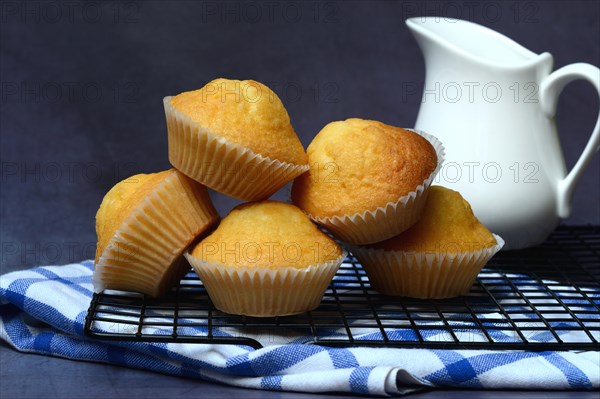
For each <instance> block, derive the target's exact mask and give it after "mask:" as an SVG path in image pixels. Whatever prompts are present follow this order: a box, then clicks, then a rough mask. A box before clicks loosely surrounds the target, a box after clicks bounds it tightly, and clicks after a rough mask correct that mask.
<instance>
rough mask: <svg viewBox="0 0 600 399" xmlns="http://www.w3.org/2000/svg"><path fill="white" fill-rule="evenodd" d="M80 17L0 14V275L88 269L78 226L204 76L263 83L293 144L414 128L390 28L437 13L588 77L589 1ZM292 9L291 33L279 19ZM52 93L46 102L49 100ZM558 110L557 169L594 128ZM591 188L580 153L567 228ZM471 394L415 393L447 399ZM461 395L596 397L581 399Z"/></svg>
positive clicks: (87, 235)
mask: <svg viewBox="0 0 600 399" xmlns="http://www.w3.org/2000/svg"><path fill="white" fill-rule="evenodd" d="M91 3H93V4H92V7H88V6H85V5H84V3H79V2H76V1H64V2H62V1H60V2H48V3H47V4H50V6H47V5H44V2H39V1H30V2H24V1H23V2H20V1H2V3H1V4H0V6H1V7H0V11H1V13H0V14H1V15H0V20H1V22H2V23H1V24H0V32H1V34H0V55H1V56H0V75H1V76H0V78H1V81H2V93H1V94H2V95H1V96H0V97H1V98H0V100H1V101H0V102H1V107H0V154H1V157H2V167H3V168H2V180H1V184H2V189H1V190H0V241H1V248H2V253H1V256H0V273H6V272H9V271H13V270H18V269H26V268H30V267H33V266H36V265H40V264H51V263H52V264H61V263H68V262H76V261H80V260H81V259H85V258H90V257H92V256H93V254H94V249H95V240H96V237H95V232H94V214H95V212H96V209H97V207H98V205H99V203H100V201H101V199H102V196H103V195H104V193H106V191H107V190H108V189H109V188H110V187H111V186H113V185H114V184H115V183H116V182H117V181H119V180H121V179H123V178H125V177H127V176H129V175H131V174H134V173H139V172H151V171H157V170H161V169H166V168H168V167H169V163H168V160H167V155H166V154H167V152H166V133H165V122H164V113H163V110H162V102H161V99H162V97H163V96H164V95H169V94H175V93H179V92H181V91H184V90H190V89H194V88H199V87H201V86H202V85H203V84H205V83H206V82H208V81H209V80H211V79H212V78H215V77H219V76H225V77H231V78H254V79H257V80H260V81H264V82H271V83H270V84H271V85H272V86H273V88H274V90H275V91H276V92H277V93H278V95H279V96H280V97H282V100H283V102H284V103H285V105H286V107H287V108H288V111H289V113H290V117H291V119H292V121H293V123H294V127H295V129H296V131H297V132H298V135H299V136H300V139H301V140H302V142H303V144H304V145H305V146H306V145H307V144H308V143H309V142H310V141H311V139H312V137H313V136H314V135H315V133H316V132H318V131H319V129H320V128H321V127H322V126H324V125H325V124H326V123H327V122H329V121H332V120H339V119H345V118H347V117H350V116H354V117H368V118H373V119H379V120H382V121H385V122H387V123H390V124H393V125H399V126H410V125H411V124H413V123H414V120H415V117H416V115H417V111H418V108H419V106H420V101H421V97H420V93H416V94H415V95H410V96H408V97H407V98H405V99H404V101H403V102H401V103H399V96H401V94H402V87H403V84H406V83H421V82H422V80H423V77H424V73H425V68H424V64H423V60H422V56H421V53H420V50H419V49H418V47H417V45H416V42H415V41H414V39H413V38H412V37H411V35H410V33H409V32H408V30H407V29H406V27H405V26H404V19H405V18H407V17H412V16H417V15H425V14H431V15H439V14H441V15H445V14H448V13H452V16H459V17H462V18H463V19H468V20H471V21H474V22H476V23H480V24H483V25H486V26H489V27H490V28H492V29H494V30H497V31H499V32H501V33H503V34H506V35H508V36H509V37H511V38H513V39H515V40H516V41H517V42H519V43H521V44H523V45H524V46H525V47H527V48H529V49H531V50H532V51H535V52H538V53H541V52H543V51H549V52H551V53H552V54H553V55H554V57H555V68H559V67H562V66H564V65H567V64H569V63H573V62H589V63H592V64H595V65H598V64H600V46H598V43H597V37H598V35H599V33H600V24H599V23H598V21H599V20H600V18H599V15H600V2H598V1H585V0H580V1H566V0H565V1H546V2H544V1H527V2H517V1H514V2H513V1H505V2H504V1H501V2H484V3H483V5H474V4H475V3H474V2H456V1H427V2H418V1H402V2H400V1H399V2H393V1H378V2H375V1H352V2H343V3H342V2H333V1H327V2H321V3H316V2H309V1H306V2H299V1H288V2H284V4H283V5H279V6H277V8H276V10H275V11H276V13H275V14H274V17H273V18H271V17H269V14H268V13H267V11H268V9H269V8H272V7H273V5H272V4H273V2H251V3H252V4H254V8H253V9H252V10H255V8H256V6H258V7H259V8H260V9H261V10H262V11H263V18H261V20H260V21H254V20H253V17H252V16H253V15H254V14H244V13H243V12H241V11H243V8H242V7H243V6H242V3H239V2H236V1H228V2H226V3H227V4H225V2H223V3H219V2H217V1H204V2H199V1H198V2H192V1H172V2H163V1H127V2H123V3H119V2H91ZM99 4H100V5H99ZM223 4H225V5H223ZM269 4H270V5H269ZM98 8H100V9H99V11H98ZM298 8H300V9H301V11H302V12H303V14H302V17H301V18H300V19H299V20H298V21H296V18H295V17H294V15H293V14H291V15H287V14H285V13H282V12H283V11H286V12H294V11H296V10H297V9H298ZM231 9H233V10H234V15H232V14H231V12H229V11H227V10H231ZM57 10H58V11H59V12H60V14H56V11H57ZM236 10H237V11H236ZM252 10H247V11H248V12H251V11H252ZM498 10H499V13H498ZM457 11H458V12H459V13H460V14H459V15H456V12H457ZM98 12H99V14H98ZM236 12H237V14H236ZM494 12H496V14H493V13H494ZM94 13H96V14H94ZM490 13H491V14H490ZM541 32H542V33H543V34H542V33H541ZM57 88H58V90H59V94H60V95H58V97H57V95H56V92H55V91H51V90H56V89H57ZM89 89H91V90H97V91H99V93H100V94H101V95H100V96H97V95H96V94H97V93H96V92H93V91H92V92H88V91H89ZM295 89H300V90H301V93H302V95H301V96H298V95H297V92H296V91H294V90H295ZM317 94H319V95H318V96H317ZM90 95H95V96H94V97H92V98H90ZM558 108H559V112H558V120H557V123H558V127H559V131H560V134H561V137H562V145H563V149H564V153H565V158H566V162H567V166H568V167H571V166H572V165H573V164H574V163H575V161H576V160H577V158H578V156H579V154H580V152H581V150H582V149H583V147H584V145H585V143H586V142H587V140H588V137H589V131H590V130H591V127H592V126H593V124H594V122H595V120H596V115H597V111H598V99H597V96H596V95H595V92H594V91H593V89H592V88H591V86H589V85H588V84H587V83H584V82H576V83H574V84H572V85H569V86H568V87H567V89H566V90H565V94H564V95H563V96H561V100H560V101H559V107H558ZM57 168H58V169H57ZM57 170H58V172H59V176H58V178H57V176H56V175H55V174H54V173H56V172H57ZM599 178H600V159H599V157H598V156H596V157H595V158H594V160H593V161H592V164H591V166H590V168H589V169H588V170H587V171H586V173H585V174H584V176H583V178H582V180H581V182H580V184H579V186H578V188H577V190H576V191H575V195H574V202H573V214H572V216H571V218H570V219H569V220H567V223H568V224H587V223H592V224H598V223H600V207H598V195H599V192H600V191H599V190H600V185H599V184H598V181H599ZM213 199H214V201H215V204H216V206H217V208H218V209H219V211H220V212H221V213H222V214H225V213H226V212H227V210H228V209H230V208H231V207H232V206H233V205H234V204H235V202H234V201H232V200H231V199H229V198H227V197H225V196H222V195H218V194H214V197H213ZM8 249H10V250H8ZM0 378H1V379H0V399H9V398H25V399H27V398H42V397H43V398H47V399H51V398H84V399H88V398H89V399H91V398H96V397H103V398H104V397H126V398H137V397H143V398H148V397H150V398H161V397H169V398H174V397H176V398H187V397H190V398H191V397H194V398H196V397H210V398H221V397H223V398H225V397H226V398H237V397H240V398H242V397H243V398H245V399H246V398H249V399H250V398H255V397H256V398H258V397H260V398H263V397H264V398H317V397H321V396H322V397H327V398H336V397H337V398H340V397H346V395H341V396H340V395H337V396H336V395H327V396H325V395H311V394H301V393H280V392H265V391H252V390H246V389H239V388H231V387H227V386H223V385H217V384H212V383H207V382H201V381H194V380H186V379H182V378H176V377H170V376H165V375H159V374H155V373H151V372H145V371H140V370H132V369H125V368H118V367H114V366H110V365H103V364H92V363H82V362H76V361H71V360H66V359H58V358H51V357H46V356H39V355H30V354H22V353H18V352H16V351H15V350H13V349H12V348H10V347H8V346H7V345H6V344H5V343H1V344H0ZM473 392H474V391H460V390H452V391H433V392H425V393H419V394H417V395H416V396H418V397H419V398H421V397H422V398H446V399H451V398H464V397H465V396H466V395H467V393H468V394H472V393H473ZM475 396H478V397H485V398H492V397H494V398H496V397H500V398H542V397H543V398H562V397H568V398H592V397H593V398H596V399H597V398H598V394H597V392H593V393H590V392H525V391H510V392H508V391H496V392H490V391H488V392H482V391H476V395H475Z"/></svg>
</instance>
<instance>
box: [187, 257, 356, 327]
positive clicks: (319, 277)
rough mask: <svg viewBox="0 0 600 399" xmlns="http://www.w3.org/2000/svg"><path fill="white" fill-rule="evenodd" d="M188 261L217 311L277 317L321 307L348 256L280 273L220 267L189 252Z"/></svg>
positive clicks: (279, 270)
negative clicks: (328, 287)
mask: <svg viewBox="0 0 600 399" xmlns="http://www.w3.org/2000/svg"><path fill="white" fill-rule="evenodd" d="M185 257H186V258H187V260H188V261H189V263H190V264H191V265H192V267H193V268H194V270H195V271H196V273H197V274H198V277H200V280H201V281H202V283H203V284H204V286H205V287H206V291H207V292H208V295H209V296H210V299H211V300H212V302H213V304H214V305H215V307H216V308H217V309H219V310H221V311H223V312H225V313H231V314H237V315H246V316H254V317H274V316H288V315H293V314H299V313H304V312H307V311H309V310H313V309H315V308H316V307H318V306H319V304H320V303H321V299H322V298H323V294H324V293H325V290H326V289H327V286H328V285H329V283H330V282H331V280H332V279H333V276H334V275H335V273H336V272H337V270H338V269H339V267H340V265H341V264H342V261H343V260H344V258H345V257H346V253H345V252H344V253H342V256H340V257H339V258H337V259H335V260H332V261H329V262H325V263H320V264H317V265H311V266H308V267H304V268H295V267H282V268H279V269H266V268H261V267H235V266H227V265H219V264H216V263H211V262H205V261H203V260H201V259H199V258H196V257H194V256H192V255H191V254H190V253H189V252H186V253H185Z"/></svg>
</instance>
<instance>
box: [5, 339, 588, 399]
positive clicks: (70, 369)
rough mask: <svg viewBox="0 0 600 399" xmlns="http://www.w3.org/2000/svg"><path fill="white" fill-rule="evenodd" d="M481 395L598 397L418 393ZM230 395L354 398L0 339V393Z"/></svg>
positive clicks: (500, 394) (214, 398)
mask: <svg viewBox="0 0 600 399" xmlns="http://www.w3.org/2000/svg"><path fill="white" fill-rule="evenodd" d="M467 395H468V396H470V397H479V398H503V399H504V398H507V399H512V398H514V399H538V398H549V399H554V398H556V399H558V398H573V399H588V398H589V399H592V398H593V399H598V392H574V391H562V392H560V391H558V392H557V391H545V392H533V391H475V390H469V391H466V390H434V391H432V390H424V391H421V392H418V393H415V394H412V395H410V397H415V398H419V399H442V398H443V399H459V398H460V399H463V398H465V397H466V396H467ZM107 397H110V398H127V399H135V398H144V399H145V398H152V399H160V398H179V399H185V398H211V399H218V398H228V399H237V398H240V399H254V398H265V399H276V398H277V399H318V398H322V399H337V398H358V397H361V396H356V395H355V396H352V395H347V394H307V393H298V392H274V391H259V390H251V389H242V388H235V387H230V386H226V385H221V384H215V383H211V382H205V381H197V380H190V379H184V378H179V377H172V376H168V375H161V374H156V373H152V372H149V371H142V370H134V369H128V368H122V367H115V366H111V365H107V364H99V363H84V362H79V361H73V360H68V359H60V358H53V357H48V356H40V355H35V354H24V353H19V352H17V351H15V350H13V349H12V348H10V347H8V346H7V345H6V344H4V343H2V344H0V398H1V399H13V398H15V399H16V398H19V399H30V398H32V399H33V398H44V399H55V398H56V399H58V398H60V399H70V398H73V399H94V398H107Z"/></svg>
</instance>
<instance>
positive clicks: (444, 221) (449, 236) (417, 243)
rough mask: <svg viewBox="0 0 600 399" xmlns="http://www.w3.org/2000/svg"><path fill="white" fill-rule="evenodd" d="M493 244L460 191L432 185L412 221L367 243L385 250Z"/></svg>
mask: <svg viewBox="0 0 600 399" xmlns="http://www.w3.org/2000/svg"><path fill="white" fill-rule="evenodd" d="M496 244H497V242H496V239H495V238H494V236H493V235H492V233H491V232H490V231H489V230H488V229H487V228H486V227H485V226H484V225H483V224H481V223H480V222H479V220H478V219H477V217H475V215H474V214H473V210H472V209H471V205H469V203H468V202H467V201H466V200H465V199H464V198H463V197H462V196H461V195H460V193H458V192H457V191H454V190H450V189H448V188H445V187H441V186H432V187H430V188H429V195H428V197H427V203H426V204H425V209H424V210H423V215H422V216H421V218H420V219H419V221H418V222H417V223H416V224H415V225H413V226H412V227H411V228H410V229H408V230H406V231H404V232H403V233H401V234H400V235H398V236H396V237H393V238H390V239H389V240H386V241H383V242H380V243H377V244H373V245H370V246H371V247H374V248H380V249H385V250H401V251H419V252H422V251H427V252H436V253H440V252H444V253H457V252H464V251H476V250H481V249H483V248H490V247H493V246H494V245H496Z"/></svg>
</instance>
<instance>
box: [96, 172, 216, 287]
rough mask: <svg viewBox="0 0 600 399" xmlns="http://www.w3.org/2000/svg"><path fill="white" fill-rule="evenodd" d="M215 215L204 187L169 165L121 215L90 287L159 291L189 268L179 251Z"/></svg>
mask: <svg viewBox="0 0 600 399" xmlns="http://www.w3.org/2000/svg"><path fill="white" fill-rule="evenodd" d="M218 219H219V215H218V214H217V211H216V210H215V208H214V207H213V205H212V202H211V201H210V198H209V196H208V191H207V189H206V187H204V186H202V185H200V184H198V183H197V182H195V181H193V180H192V179H190V178H188V177H186V176H184V175H183V174H180V173H178V172H176V171H173V172H172V173H171V174H169V175H168V176H167V177H166V178H165V179H164V180H163V181H162V182H160V183H159V184H158V185H157V186H156V187H155V188H154V190H152V192H151V193H150V194H149V195H148V196H146V198H144V199H143V200H142V202H141V203H140V204H139V205H138V206H137V207H136V208H135V209H134V210H133V211H132V212H131V213H130V214H129V215H128V216H127V217H126V218H125V220H124V221H123V223H122V224H121V225H120V226H119V228H118V229H117V231H116V232H115V234H114V235H113V237H112V238H111V240H110V242H109V243H108V244H107V246H106V247H105V248H104V251H103V252H102V254H101V255H100V257H99V259H98V261H97V262H96V264H95V267H94V274H93V279H92V280H93V284H94V291H95V292H101V291H102V290H104V289H107V288H109V289H117V290H124V291H133V292H141V293H143V294H147V295H150V296H153V297H156V296H160V295H162V294H164V293H165V292H166V291H167V290H169V289H170V288H171V287H172V286H173V285H175V284H176V283H177V282H179V280H181V278H182V277H183V276H184V275H185V274H186V273H187V272H188V271H189V269H190V266H189V264H188V263H187V261H186V260H185V258H184V257H183V256H182V254H183V251H184V250H185V249H186V248H187V247H188V246H189V245H190V243H191V242H192V241H193V240H194V239H195V238H196V237H197V236H198V235H200V234H201V233H202V232H203V231H205V230H207V229H208V228H209V227H210V226H211V225H213V224H214V223H215V222H216V221H217V220H218Z"/></svg>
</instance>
